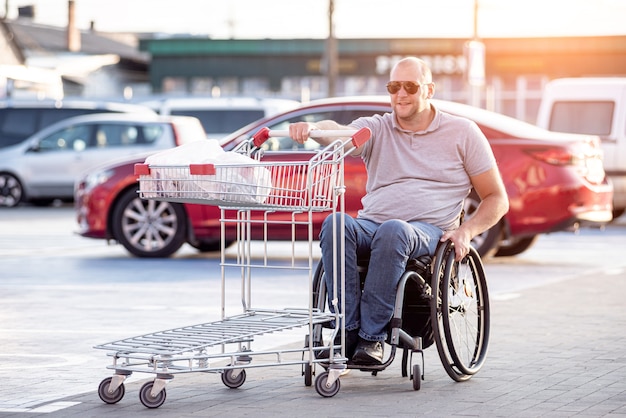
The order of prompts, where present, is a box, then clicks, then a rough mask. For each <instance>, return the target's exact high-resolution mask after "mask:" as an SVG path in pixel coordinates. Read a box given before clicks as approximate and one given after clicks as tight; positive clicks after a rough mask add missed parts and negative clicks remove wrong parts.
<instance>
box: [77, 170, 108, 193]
mask: <svg viewBox="0 0 626 418" xmlns="http://www.w3.org/2000/svg"><path fill="white" fill-rule="evenodd" d="M114 173H115V170H113V169H109V170H102V171H94V172H92V173H89V174H87V175H86V176H85V177H83V180H82V182H81V183H82V185H83V188H84V190H85V192H89V191H90V190H92V189H93V188H94V187H96V186H99V185H100V184H102V183H104V182H106V181H107V180H108V179H110V178H111V177H112V176H113V174H114Z"/></svg>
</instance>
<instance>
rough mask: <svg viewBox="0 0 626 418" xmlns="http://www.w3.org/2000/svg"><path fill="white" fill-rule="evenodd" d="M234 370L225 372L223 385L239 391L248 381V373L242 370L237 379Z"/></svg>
mask: <svg viewBox="0 0 626 418" xmlns="http://www.w3.org/2000/svg"><path fill="white" fill-rule="evenodd" d="M234 374H235V370H234V369H228V370H224V373H222V383H224V384H225V385H226V386H228V387H229V388H231V389H237V388H238V387H239V386H241V385H243V382H245V381H246V371H245V370H243V369H242V370H240V371H239V374H238V375H237V376H236V377H235V376H233V375H234Z"/></svg>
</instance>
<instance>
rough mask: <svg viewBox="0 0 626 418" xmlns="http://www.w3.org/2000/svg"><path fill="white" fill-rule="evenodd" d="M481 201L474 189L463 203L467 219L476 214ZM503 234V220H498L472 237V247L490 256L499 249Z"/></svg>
mask: <svg viewBox="0 0 626 418" xmlns="http://www.w3.org/2000/svg"><path fill="white" fill-rule="evenodd" d="M479 203H480V198H479V197H478V194H477V193H476V192H475V191H473V190H472V192H471V193H470V195H469V196H468V197H467V198H466V199H465V202H464V205H463V209H464V211H465V215H464V216H465V220H468V219H470V218H471V217H472V216H473V215H474V212H475V211H476V208H478V204H479ZM502 236H503V230H502V222H498V223H497V224H495V225H494V226H492V227H491V228H489V229H488V230H486V231H485V232H483V233H482V234H479V235H476V236H475V237H474V238H473V239H472V247H474V248H475V249H476V251H477V252H478V254H479V255H480V256H481V257H483V258H486V257H490V256H492V255H494V254H495V252H496V251H497V250H498V246H499V245H500V241H501V240H502Z"/></svg>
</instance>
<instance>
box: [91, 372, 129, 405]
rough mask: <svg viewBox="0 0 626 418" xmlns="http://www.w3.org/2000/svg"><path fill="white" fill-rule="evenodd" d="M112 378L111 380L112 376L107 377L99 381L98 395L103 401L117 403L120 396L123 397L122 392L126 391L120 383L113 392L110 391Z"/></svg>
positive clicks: (120, 398)
mask: <svg viewBox="0 0 626 418" xmlns="http://www.w3.org/2000/svg"><path fill="white" fill-rule="evenodd" d="M112 380H113V378H112V377H107V378H106V379H104V380H103V381H102V382H100V385H99V386H98V396H100V399H102V402H104V403H108V404H114V403H118V402H119V401H121V400H122V398H123V397H124V394H125V393H126V389H125V388H124V385H123V384H121V385H120V386H119V387H118V388H117V389H115V391H114V392H113V393H110V392H109V388H110V387H111V381H112Z"/></svg>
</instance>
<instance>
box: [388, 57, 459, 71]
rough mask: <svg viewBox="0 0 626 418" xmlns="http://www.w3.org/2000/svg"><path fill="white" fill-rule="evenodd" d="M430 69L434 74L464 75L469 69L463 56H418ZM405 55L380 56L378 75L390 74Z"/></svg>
mask: <svg viewBox="0 0 626 418" xmlns="http://www.w3.org/2000/svg"><path fill="white" fill-rule="evenodd" d="M417 57H418V58H420V59H422V60H424V61H425V62H426V64H428V66H429V67H430V70H431V71H432V73H433V74H435V75H438V74H445V75H453V74H464V73H465V69H466V68H467V61H466V59H465V57H464V56H463V55H418V56H417ZM403 58H406V56H404V55H391V56H388V55H379V56H377V57H376V73H377V74H381V75H386V74H389V72H390V71H391V69H392V68H393V66H394V65H395V64H396V63H397V62H398V61H400V60H401V59H403Z"/></svg>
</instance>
